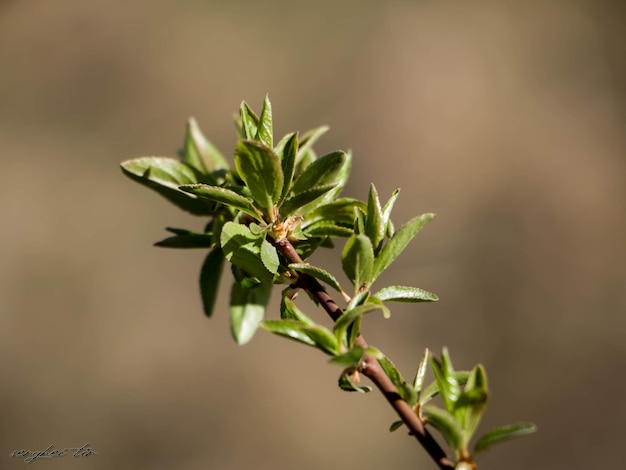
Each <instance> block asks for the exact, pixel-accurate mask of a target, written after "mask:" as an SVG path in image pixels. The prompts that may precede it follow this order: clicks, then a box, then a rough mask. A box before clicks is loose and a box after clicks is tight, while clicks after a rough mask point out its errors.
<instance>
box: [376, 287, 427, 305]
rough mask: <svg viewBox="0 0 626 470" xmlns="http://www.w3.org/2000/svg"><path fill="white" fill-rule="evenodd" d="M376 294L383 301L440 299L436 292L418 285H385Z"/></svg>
mask: <svg viewBox="0 0 626 470" xmlns="http://www.w3.org/2000/svg"><path fill="white" fill-rule="evenodd" d="M374 295H375V296H376V297H378V298H379V299H380V300H382V301H383V302H388V301H395V302H434V301H436V300H439V297H437V296H436V295H435V294H432V293H430V292H427V291H425V290H423V289H419V288H417V287H406V286H389V287H383V288H382V289H381V290H379V291H378V292H377V293H376V294H374Z"/></svg>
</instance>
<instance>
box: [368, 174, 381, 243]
mask: <svg viewBox="0 0 626 470" xmlns="http://www.w3.org/2000/svg"><path fill="white" fill-rule="evenodd" d="M365 235H367V236H368V237H369V239H370V240H371V242H372V246H373V248H374V254H377V253H378V251H379V250H380V247H381V243H382V241H383V238H384V236H385V222H384V220H383V213H382V209H381V207H380V199H379V198H378V191H376V187H375V186H374V185H373V184H372V185H370V192H369V196H368V200H367V217H366V219H365Z"/></svg>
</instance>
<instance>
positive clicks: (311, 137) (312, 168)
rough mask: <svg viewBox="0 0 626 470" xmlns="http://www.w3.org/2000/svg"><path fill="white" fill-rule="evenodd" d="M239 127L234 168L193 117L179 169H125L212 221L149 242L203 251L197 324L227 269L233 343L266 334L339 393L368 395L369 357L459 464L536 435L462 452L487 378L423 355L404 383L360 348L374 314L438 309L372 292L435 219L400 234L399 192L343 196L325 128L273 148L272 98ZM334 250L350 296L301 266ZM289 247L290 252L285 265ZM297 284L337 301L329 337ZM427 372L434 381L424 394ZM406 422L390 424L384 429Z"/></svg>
mask: <svg viewBox="0 0 626 470" xmlns="http://www.w3.org/2000/svg"><path fill="white" fill-rule="evenodd" d="M236 127H237V132H238V135H239V140H238V142H237V144H236V147H235V151H234V158H233V164H232V165H231V164H229V162H228V160H227V159H226V158H225V157H224V156H223V154H222V153H220V151H219V150H218V149H217V148H216V147H215V146H214V145H213V144H212V143H211V142H210V141H209V140H208V139H207V138H206V137H205V135H204V134H203V133H202V131H201V130H200V128H199V126H198V124H197V122H196V121H195V120H194V119H193V118H192V119H190V120H189V121H188V123H187V128H186V132H185V138H184V143H183V148H182V149H181V150H180V151H179V153H178V158H170V157H153V156H152V157H140V158H136V159H132V160H128V161H125V162H123V163H122V164H121V167H122V171H123V172H124V174H125V175H127V176H128V177H129V178H131V179H132V180H134V181H136V182H138V183H140V184H142V185H144V186H146V187H148V188H150V189H152V190H154V191H156V192H157V193H158V194H160V195H161V196H163V197H164V198H166V199H167V200H168V201H170V202H171V203H173V204H175V205H176V206H178V207H179V208H181V209H183V210H185V211H187V212H190V213H191V214H193V215H196V216H202V217H207V218H208V220H207V222H206V224H205V225H204V229H203V230H202V231H198V232H196V231H191V230H187V229H181V228H172V227H168V228H167V231H168V232H170V235H169V236H168V237H167V238H165V239H163V240H161V241H159V242H157V243H156V246H159V247H164V248H185V249H190V248H196V249H204V250H208V253H207V254H206V256H205V258H204V262H203V264H202V267H201V269H200V278H199V282H200V291H201V296H202V302H203V308H204V312H205V314H206V315H207V316H209V317H210V316H211V315H212V314H213V310H214V308H215V301H216V296H217V292H218V289H219V284H220V281H221V279H222V275H223V270H224V266H225V265H226V264H229V265H230V272H231V275H232V284H231V289H230V309H229V310H230V323H231V332H232V335H233V337H234V339H235V340H236V341H237V342H238V343H239V344H244V343H246V342H248V341H250V339H251V338H252V337H253V336H254V334H255V332H256V331H257V330H258V328H259V327H262V328H263V329H265V330H267V331H269V332H271V333H274V334H276V335H279V336H282V337H285V338H288V339H291V340H293V341H297V342H299V343H302V344H305V345H307V346H311V347H314V348H316V349H318V350H320V351H322V352H323V353H324V354H326V355H327V356H330V359H329V362H330V363H332V364H335V365H338V366H340V367H341V368H342V372H341V374H340V377H339V387H340V388H341V389H343V390H346V391H358V392H367V391H369V390H370V388H369V387H367V386H363V385H361V384H360V373H361V372H362V370H363V364H364V361H365V360H366V358H367V357H369V358H374V360H377V361H378V363H379V364H380V366H381V368H382V370H383V371H384V373H385V374H386V375H387V377H388V378H389V379H390V380H391V382H392V383H393V384H394V386H395V387H396V389H397V391H398V393H399V394H400V396H401V397H402V399H403V400H404V401H405V402H407V403H408V404H409V405H410V406H411V407H412V408H413V410H414V411H415V413H416V414H417V415H418V417H419V418H420V419H421V420H422V421H423V422H424V423H425V424H427V425H430V426H432V427H433V428H435V429H437V430H438V431H439V432H441V434H442V435H443V436H444V438H445V440H446V441H447V443H448V444H449V445H450V447H451V448H452V449H453V450H454V452H455V454H456V457H457V459H458V460H459V462H461V463H463V462H471V458H472V456H473V454H475V453H476V452H479V451H481V450H484V449H486V448H487V447H489V446H490V445H492V444H494V443H497V442H500V441H503V440H506V439H510V438H511V437H515V436H517V435H522V434H524V433H528V432H531V431H532V430H534V428H532V426H531V425H528V424H525V423H522V424H517V425H512V426H509V427H504V428H498V429H495V430H492V431H490V432H488V433H487V434H485V435H483V436H482V437H481V438H480V439H478V440H477V441H476V443H475V445H474V448H473V453H470V452H469V447H468V446H469V443H470V440H471V439H472V437H473V435H474V433H475V431H476V428H477V426H478V424H479V422H480V418H481V415H482V413H483V411H484V408H485V405H486V402H487V397H488V390H487V379H486V373H485V371H484V368H483V367H482V366H481V365H478V366H476V367H475V368H474V369H472V370H471V371H455V370H454V369H453V367H452V363H451V361H450V358H449V355H448V353H447V350H445V349H444V351H443V353H442V358H441V360H438V359H436V358H434V357H432V356H431V355H430V354H429V353H428V352H427V353H426V354H425V356H424V358H423V360H422V362H421V363H420V366H419V368H418V371H417V373H416V375H415V379H414V380H413V382H412V384H409V383H407V382H406V381H405V380H404V379H403V378H402V376H401V374H400V372H399V371H398V369H397V368H396V367H395V366H394V364H393V363H392V362H391V360H389V358H387V357H386V356H385V355H384V354H383V353H382V352H381V351H380V350H378V349H377V348H374V347H370V346H367V343H365V342H364V341H359V338H360V332H361V323H362V321H363V318H364V315H365V314H367V313H370V312H374V311H381V312H382V314H383V315H384V317H385V318H389V316H390V309H389V306H388V303H389V302H415V303H416V302H433V301H436V300H438V298H437V296H436V295H435V294H433V293H431V292H428V291H426V290H423V289H420V288H418V287H412V286H400V285H394V286H386V287H382V288H378V289H376V290H375V289H372V286H373V285H374V284H375V282H376V281H377V280H378V279H379V277H380V276H381V274H383V272H385V270H386V269H387V268H389V266H390V265H391V264H392V263H393V262H394V261H395V260H396V259H397V258H398V257H399V256H400V255H401V254H402V252H403V251H404V250H405V249H406V247H407V246H408V245H409V243H410V242H411V241H412V240H413V239H414V237H415V236H416V235H417V234H418V233H419V232H420V231H421V230H422V229H423V228H424V226H425V225H426V224H427V223H428V222H429V221H430V220H431V219H432V218H433V217H434V214H430V213H427V214H422V215H420V216H417V217H414V218H413V219H411V220H409V221H408V222H407V223H405V224H404V225H403V226H402V227H400V228H399V229H397V230H396V228H395V225H394V223H393V222H392V219H391V213H392V209H393V207H394V204H395V203H396V201H397V199H398V195H399V190H395V191H394V192H393V193H392V194H391V196H390V197H389V199H388V200H387V201H386V202H385V203H384V204H383V203H382V202H381V200H380V197H379V194H378V191H377V190H376V187H375V186H374V185H373V184H372V185H371V187H370V190H369V194H368V198H367V201H360V200H357V199H354V198H349V197H342V196H340V194H341V191H342V190H343V188H344V187H345V185H346V182H347V180H348V176H349V173H350V168H351V160H352V159H351V154H350V152H343V151H333V152H330V153H327V154H324V155H322V156H318V155H317V153H316V152H315V150H314V148H313V147H314V144H315V143H316V142H317V141H318V139H319V138H320V137H321V136H322V135H323V134H324V133H325V132H327V130H328V128H327V127H319V128H316V129H313V130H310V131H308V132H305V133H303V134H300V133H298V132H292V133H289V134H287V135H285V136H284V137H283V138H282V139H280V140H278V142H276V143H275V141H274V135H273V134H274V132H273V128H274V125H273V117H272V106H271V103H270V100H269V98H268V97H266V98H265V100H264V102H263V105H262V108H261V112H260V113H259V114H258V115H257V114H256V113H255V112H254V111H253V110H252V109H251V108H250V106H248V104H247V103H245V102H242V103H241V106H240V108H239V114H238V116H237V118H236ZM337 239H344V240H345V244H344V247H343V249H342V252H341V265H342V268H343V271H344V273H345V275H346V276H347V278H348V279H349V281H350V283H351V284H352V288H351V289H348V290H347V291H346V290H345V289H343V287H342V286H341V284H340V283H339V281H338V280H337V278H336V277H335V276H333V275H332V274H331V273H329V272H328V271H326V270H325V269H323V268H321V267H318V266H314V265H312V264H310V263H308V262H307V261H306V260H307V259H308V258H309V257H310V256H311V255H312V254H313V253H314V252H315V251H316V250H317V249H318V248H322V247H325V248H331V247H333V246H334V244H335V243H336V241H337ZM287 246H288V247H289V249H292V250H293V253H290V254H289V255H287V254H286V252H285V249H286V248H285V247H287ZM305 279H308V280H314V282H316V283H318V285H319V286H320V288H321V289H332V290H335V291H337V292H338V293H339V295H340V296H341V297H342V299H343V300H344V301H345V304H346V305H345V308H343V309H341V310H339V312H340V314H339V315H338V316H337V317H336V318H335V320H336V321H335V322H334V324H333V326H332V328H328V327H326V326H325V325H322V324H319V323H317V322H315V321H314V320H312V319H311V318H310V317H309V316H307V315H306V314H305V313H304V312H302V311H301V310H300V308H299V307H298V306H297V305H296V303H295V301H294V300H295V298H296V295H297V293H298V291H299V290H301V289H302V288H303V285H304V284H305V283H304V282H303V280H305ZM280 284H282V285H284V286H286V287H284V288H283V290H282V294H281V302H280V317H279V318H277V319H265V317H266V307H267V304H268V301H269V298H270V295H271V292H272V288H273V286H274V285H280ZM323 286H325V287H323ZM304 290H305V292H306V293H307V294H309V295H311V292H310V291H308V290H307V289H306V288H305V289H304ZM312 298H313V300H314V301H315V302H318V300H319V299H316V298H315V297H313V296H312ZM428 365H429V366H430V369H431V371H432V373H433V375H434V381H433V382H432V383H431V384H430V385H428V386H426V387H424V386H423V385H424V377H425V374H426V370H427V366H428ZM435 396H439V397H441V400H442V402H443V407H439V406H435V405H433V404H431V403H429V402H430V400H431V399H432V398H433V397H435ZM402 423H403V422H402V421H398V422H396V423H394V424H393V425H392V430H394V429H397V428H398V427H399V426H401V425H402Z"/></svg>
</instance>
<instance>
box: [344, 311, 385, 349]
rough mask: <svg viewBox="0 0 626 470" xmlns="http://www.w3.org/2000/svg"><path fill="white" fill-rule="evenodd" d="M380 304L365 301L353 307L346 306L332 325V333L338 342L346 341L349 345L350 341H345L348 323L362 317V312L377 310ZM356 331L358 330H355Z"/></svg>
mask: <svg viewBox="0 0 626 470" xmlns="http://www.w3.org/2000/svg"><path fill="white" fill-rule="evenodd" d="M379 309H380V306H379V305H376V304H371V303H366V304H364V305H359V306H357V307H354V308H347V309H346V311H345V312H344V313H343V315H341V316H340V317H339V318H338V319H337V321H336V322H335V325H334V326H333V333H335V337H336V338H337V341H338V342H340V343H347V345H348V346H350V343H351V342H352V341H346V336H345V335H346V332H347V331H348V328H349V327H350V325H352V324H353V323H355V322H356V321H358V320H359V318H360V317H362V316H363V315H364V314H366V313H369V312H373V311H374V310H379ZM356 333H358V332H356Z"/></svg>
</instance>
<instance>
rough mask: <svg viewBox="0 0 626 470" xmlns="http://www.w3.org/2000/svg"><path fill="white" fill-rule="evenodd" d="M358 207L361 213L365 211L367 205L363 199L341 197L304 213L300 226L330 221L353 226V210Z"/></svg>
mask: <svg viewBox="0 0 626 470" xmlns="http://www.w3.org/2000/svg"><path fill="white" fill-rule="evenodd" d="M355 208H358V209H359V210H361V211H362V212H363V213H365V212H366V211H367V205H366V204H365V203H364V202H363V201H359V200H358V199H351V198H341V199H337V200H335V201H333V202H329V203H328V204H324V205H321V206H318V207H316V208H315V209H313V210H312V211H311V212H309V213H308V214H305V215H306V217H305V220H304V222H303V223H302V227H303V228H306V227H308V226H310V225H313V224H316V223H323V222H326V223H328V221H332V222H333V223H334V224H336V225H343V226H347V227H351V228H352V227H353V225H354V210H355Z"/></svg>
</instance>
